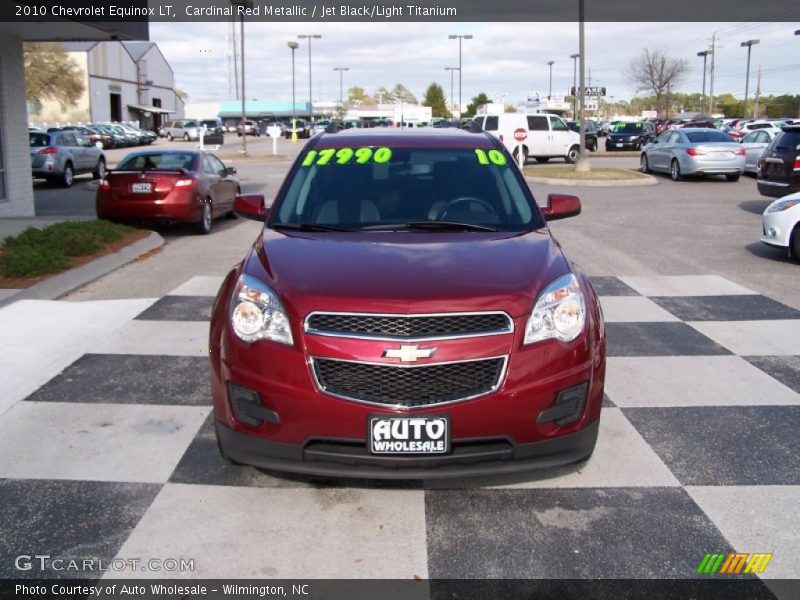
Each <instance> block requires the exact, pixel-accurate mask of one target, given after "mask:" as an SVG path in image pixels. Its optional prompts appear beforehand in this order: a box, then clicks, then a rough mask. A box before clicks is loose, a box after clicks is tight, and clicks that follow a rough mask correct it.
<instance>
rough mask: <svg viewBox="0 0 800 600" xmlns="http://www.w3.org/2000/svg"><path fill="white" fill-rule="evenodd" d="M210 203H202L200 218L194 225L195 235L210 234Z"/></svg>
mask: <svg viewBox="0 0 800 600" xmlns="http://www.w3.org/2000/svg"><path fill="white" fill-rule="evenodd" d="M211 223H212V219H211V202H210V201H208V200H207V201H206V202H203V210H202V216H201V217H200V222H199V223H195V224H194V230H195V233H197V234H199V235H208V234H209V233H211Z"/></svg>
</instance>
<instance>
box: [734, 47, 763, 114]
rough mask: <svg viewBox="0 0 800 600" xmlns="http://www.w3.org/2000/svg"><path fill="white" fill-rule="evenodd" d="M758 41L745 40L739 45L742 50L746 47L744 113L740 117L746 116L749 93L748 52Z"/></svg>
mask: <svg viewBox="0 0 800 600" xmlns="http://www.w3.org/2000/svg"><path fill="white" fill-rule="evenodd" d="M759 41H760V40H747V41H746V42H742V43H741V44H739V45H740V46H741V47H742V48H744V47H745V46H747V75H746V77H745V80H744V112H743V113H742V116H743V117H744V116H745V115H746V114H747V96H748V94H749V92H750V51H751V50H752V49H753V46H754V45H755V44H758V43H759ZM753 118H754V119H755V114H753Z"/></svg>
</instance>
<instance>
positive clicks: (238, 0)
mask: <svg viewBox="0 0 800 600" xmlns="http://www.w3.org/2000/svg"><path fill="white" fill-rule="evenodd" d="M230 3H231V5H232V6H235V7H236V8H237V10H238V12H239V17H241V21H240V23H241V36H240V37H241V49H240V52H239V54H241V55H242V147H241V148H240V149H239V154H241V155H242V156H247V129H245V126H244V120H245V118H246V113H245V98H246V96H245V92H244V14H245V12H246V11H247V10H250V9H252V8H253V0H230Z"/></svg>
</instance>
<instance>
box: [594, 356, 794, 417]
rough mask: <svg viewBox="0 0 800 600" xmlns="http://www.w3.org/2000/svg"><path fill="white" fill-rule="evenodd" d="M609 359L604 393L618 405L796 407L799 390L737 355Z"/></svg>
mask: <svg viewBox="0 0 800 600" xmlns="http://www.w3.org/2000/svg"><path fill="white" fill-rule="evenodd" d="M607 360H608V363H607V368H606V393H607V394H608V397H609V398H611V400H612V401H613V402H614V404H616V405H617V406H620V407H622V408H627V407H651V408H653V407H674V406H762V405H763V406H769V405H780V406H788V405H800V394H798V393H797V392H795V391H794V390H792V389H790V388H788V387H786V386H785V385H783V384H782V383H780V382H778V381H776V380H775V379H773V378H772V377H770V376H769V375H767V374H766V373H764V371H762V370H761V369H758V368H757V367H754V366H753V365H751V364H750V363H748V362H747V361H746V360H744V359H743V358H740V357H738V356H659V357H635V358H628V357H609V358H608V359H607ZM677 374H680V375H679V376H676V375H677Z"/></svg>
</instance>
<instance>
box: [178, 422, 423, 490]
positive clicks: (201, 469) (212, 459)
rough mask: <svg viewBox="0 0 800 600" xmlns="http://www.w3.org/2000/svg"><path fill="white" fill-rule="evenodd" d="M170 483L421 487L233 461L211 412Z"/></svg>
mask: <svg viewBox="0 0 800 600" xmlns="http://www.w3.org/2000/svg"><path fill="white" fill-rule="evenodd" d="M170 483H188V484H194V485H228V486H241V487H264V488H298V487H336V488H342V487H368V488H379V489H380V488H392V489H421V488H422V482H421V481H399V482H398V481H382V480H368V479H364V480H352V479H347V478H329V477H315V476H309V475H301V474H293V473H281V472H270V471H265V470H261V469H256V468H254V467H249V466H246V465H235V464H233V463H231V462H229V461H227V460H226V459H224V458H223V457H222V455H221V454H220V452H219V448H218V447H217V437H216V433H215V432H214V413H211V414H209V415H208V417H207V418H206V420H205V421H204V422H203V425H202V426H201V427H200V430H199V431H198V432H197V435H196V436H195V438H194V440H192V443H191V444H189V447H188V448H187V449H186V452H184V454H183V457H182V458H181V460H180V462H179V463H178V466H177V467H175V470H174V471H173V472H172V476H171V477H170Z"/></svg>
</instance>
